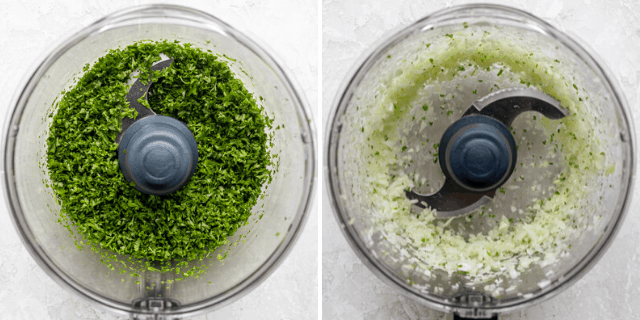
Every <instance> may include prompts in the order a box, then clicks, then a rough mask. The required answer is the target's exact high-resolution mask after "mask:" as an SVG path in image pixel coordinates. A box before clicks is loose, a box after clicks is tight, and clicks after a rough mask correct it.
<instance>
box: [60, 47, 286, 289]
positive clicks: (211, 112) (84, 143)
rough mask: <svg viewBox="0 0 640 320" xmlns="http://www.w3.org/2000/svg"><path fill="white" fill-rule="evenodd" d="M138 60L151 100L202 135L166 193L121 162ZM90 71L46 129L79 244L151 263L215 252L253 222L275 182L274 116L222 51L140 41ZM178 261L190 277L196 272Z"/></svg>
mask: <svg viewBox="0 0 640 320" xmlns="http://www.w3.org/2000/svg"><path fill="white" fill-rule="evenodd" d="M160 53H164V54H166V55H167V56H169V57H172V58H174V61H173V63H172V64H171V66H170V67H168V68H166V69H163V70H162V71H161V72H153V71H151V70H150V69H149V68H150V67H151V65H152V63H153V62H155V61H158V60H160V55H159V54H160ZM228 59H229V60H231V61H233V59H231V58H228ZM136 70H139V71H140V75H139V76H138V77H139V78H140V79H148V78H149V76H151V79H152V81H154V84H153V86H152V87H151V89H150V91H149V95H148V106H149V107H151V108H152V109H153V110H154V111H155V112H156V113H158V114H161V115H166V116H170V117H173V118H176V119H178V120H180V121H183V122H184V123H186V124H187V126H188V127H189V129H190V130H191V132H193V134H194V137H195V139H196V143H197V145H198V155H199V158H198V165H197V168H196V172H195V173H194V175H193V177H192V178H191V180H190V181H189V183H187V184H186V185H185V186H184V187H182V188H181V189H180V190H178V191H176V192H174V193H172V194H169V195H165V196H153V195H147V194H143V193H141V192H139V191H138V190H136V189H134V188H133V187H132V183H129V182H127V180H126V179H125V178H124V176H123V175H122V173H121V171H120V168H119V165H118V155H117V152H116V151H117V148H118V145H117V144H116V143H115V138H116V135H117V134H118V133H119V132H120V129H121V120H122V118H124V117H130V118H134V117H135V116H136V112H135V111H134V110H133V109H131V108H129V106H128V103H127V100H126V98H125V96H126V94H127V92H128V90H129V86H128V85H127V81H128V79H129V77H130V75H131V73H132V72H134V71H136ZM84 71H85V73H84V75H83V76H82V77H81V78H80V79H79V80H78V82H77V83H76V84H75V86H73V87H72V88H71V89H69V90H68V91H66V92H63V97H62V99H60V101H59V102H58V103H57V105H56V106H57V112H56V113H55V115H54V116H53V121H52V123H51V127H50V133H49V137H48V139H47V167H48V171H49V176H50V179H51V187H52V188H53V191H54V193H55V195H56V196H57V199H58V201H59V203H60V204H61V209H60V216H61V219H60V222H62V223H63V224H66V226H67V228H69V230H72V229H71V226H73V227H75V230H77V232H78V233H79V234H80V235H81V236H82V239H83V241H81V242H80V245H81V244H82V243H85V244H86V243H88V244H89V245H90V246H91V247H92V248H93V249H94V250H102V249H104V250H107V251H109V252H115V253H118V254H121V255H125V256H129V257H130V258H129V260H128V261H131V260H130V259H131V258H134V259H140V260H141V261H147V262H146V266H147V267H148V268H150V269H153V270H157V269H154V268H153V267H151V264H149V261H151V262H165V263H169V262H170V261H172V260H174V261H192V260H196V259H199V260H201V259H203V258H205V257H207V256H213V251H214V250H215V249H216V248H218V247H220V246H222V245H224V244H226V243H227V241H228V240H227V238H228V237H229V236H231V235H233V234H234V233H235V232H236V231H237V230H238V228H239V227H241V226H242V225H245V224H247V223H248V222H247V219H248V218H249V216H251V208H252V207H253V206H254V205H255V204H256V203H257V200H258V198H259V197H260V196H261V194H262V192H261V189H262V187H263V185H264V184H265V183H269V182H271V179H272V174H273V171H272V170H273V169H271V168H272V167H273V162H272V160H273V159H274V158H275V157H276V156H275V155H273V156H272V154H271V152H270V147H272V146H273V142H272V138H273V135H272V134H267V132H266V131H267V130H268V128H271V127H272V123H273V119H271V118H269V117H268V116H266V115H265V111H264V109H263V108H262V107H260V106H259V105H257V104H256V100H255V98H254V97H253V95H252V94H251V93H250V92H249V91H247V89H246V88H245V87H244V85H243V83H242V82H241V81H240V80H239V79H237V78H236V77H235V76H234V74H233V73H232V72H231V70H230V69H229V66H228V65H227V63H226V62H225V61H221V60H220V59H219V58H218V57H217V56H215V55H212V54H209V53H206V52H203V51H202V50H200V49H198V48H195V47H192V45H190V44H184V45H181V44H179V43H177V42H167V41H164V42H155V43H153V42H144V43H136V44H133V45H130V46H128V47H126V48H124V49H116V50H110V51H109V52H108V54H106V55H105V56H103V57H101V58H100V59H98V61H97V62H96V63H95V64H94V65H93V66H92V67H89V66H88V65H87V66H86V67H85V68H84ZM160 77H162V81H158V80H159V79H160ZM141 81H142V80H141ZM155 81H158V82H155ZM145 101H146V100H145ZM224 256H226V253H225V254H223V255H218V258H220V259H222V258H224ZM109 257H113V259H111V260H112V261H113V260H114V259H115V255H112V256H109ZM107 263H108V262H107ZM184 265H185V267H186V262H185V263H184ZM163 270H164V267H163ZM175 270H176V273H180V274H181V275H182V276H185V277H186V276H190V275H193V274H195V271H194V270H190V271H186V272H180V270H179V268H178V269H175Z"/></svg>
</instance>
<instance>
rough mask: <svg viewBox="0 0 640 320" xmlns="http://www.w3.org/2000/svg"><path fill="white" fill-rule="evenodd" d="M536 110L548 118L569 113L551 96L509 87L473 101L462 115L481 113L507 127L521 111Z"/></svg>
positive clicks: (559, 116)
mask: <svg viewBox="0 0 640 320" xmlns="http://www.w3.org/2000/svg"><path fill="white" fill-rule="evenodd" d="M527 111H537V112H539V113H541V114H542V115H543V116H545V117H547V118H549V119H554V120H555V119H562V118H564V117H566V116H567V115H568V114H569V113H568V112H567V111H565V110H563V109H562V108H560V102H559V101H558V100H556V99H554V98H553V97H551V96H549V95H547V94H545V93H542V92H540V91H537V90H533V89H525V88H509V89H502V90H498V91H496V92H494V93H492V94H489V95H487V96H485V97H483V98H482V99H480V100H478V101H476V102H474V103H473V105H472V106H471V107H470V108H469V109H468V110H467V111H466V112H465V113H464V114H463V115H462V116H463V117H465V116H468V115H472V114H481V115H485V116H489V117H492V118H494V119H496V120H498V121H500V122H502V123H504V124H505V125H506V126H507V128H509V127H511V123H513V120H514V119H515V118H516V117H517V116H519V115H520V114H521V113H523V112H527Z"/></svg>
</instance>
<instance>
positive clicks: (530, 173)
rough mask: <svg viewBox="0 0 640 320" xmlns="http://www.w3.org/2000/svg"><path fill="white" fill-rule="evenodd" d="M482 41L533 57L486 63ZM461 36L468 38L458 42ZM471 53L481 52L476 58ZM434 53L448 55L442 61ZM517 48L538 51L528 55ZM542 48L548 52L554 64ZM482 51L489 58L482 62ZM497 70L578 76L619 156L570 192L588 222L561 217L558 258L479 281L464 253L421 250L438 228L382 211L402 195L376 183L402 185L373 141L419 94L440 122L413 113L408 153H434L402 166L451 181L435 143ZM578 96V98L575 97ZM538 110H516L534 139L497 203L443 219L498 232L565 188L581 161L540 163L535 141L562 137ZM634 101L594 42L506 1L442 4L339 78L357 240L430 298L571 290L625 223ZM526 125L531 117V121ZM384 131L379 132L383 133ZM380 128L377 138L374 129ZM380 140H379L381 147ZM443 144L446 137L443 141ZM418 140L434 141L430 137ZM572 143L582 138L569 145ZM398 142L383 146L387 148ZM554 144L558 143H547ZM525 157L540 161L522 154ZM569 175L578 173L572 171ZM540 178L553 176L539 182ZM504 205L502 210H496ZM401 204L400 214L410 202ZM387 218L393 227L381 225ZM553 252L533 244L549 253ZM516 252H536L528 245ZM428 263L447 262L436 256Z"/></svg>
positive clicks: (596, 128)
mask: <svg viewBox="0 0 640 320" xmlns="http://www.w3.org/2000/svg"><path fill="white" fill-rule="evenodd" d="M465 41H466V42H465ZM472 44H473V45H474V46H477V48H481V46H482V45H485V46H495V47H491V48H501V49H502V50H503V52H502V53H496V55H502V56H504V57H509V55H510V54H513V55H515V54H516V53H523V54H522V55H520V56H517V57H515V59H514V60H516V62H513V61H511V62H508V63H511V65H512V66H522V67H521V68H520V70H516V69H517V68H516V67H512V68H511V69H509V70H511V71H509V70H507V68H505V70H504V72H505V74H502V71H499V70H501V68H503V66H504V65H506V63H505V64H504V65H503V64H500V63H498V64H494V65H485V64H483V62H482V60H483V59H486V57H485V56H483V55H485V54H484V53H483V54H478V55H476V56H473V55H475V54H476V52H475V51H474V50H478V51H482V50H485V49H474V48H476V47H471V46H472ZM452 46H457V47H456V48H457V49H456V48H452ZM500 46H502V47H500ZM448 50H452V51H448ZM486 50H487V51H489V50H488V49H486ZM483 52H485V53H486V51H483ZM495 52H497V51H493V53H495ZM504 52H507V53H504ZM491 54H492V52H489V53H488V54H486V55H487V56H488V55H491ZM471 56H473V57H475V58H476V59H477V60H476V61H475V62H474V61H470V60H469V59H470V58H469V57H471ZM430 57H431V58H436V59H435V60H431V62H429V58H430ZM530 57H531V58H530ZM517 60H521V61H527V63H528V64H522V63H520V64H519V63H518V62H517ZM488 61H489V60H488ZM533 61H539V62H540V65H538V64H537V63H536V62H533ZM478 65H480V66H481V67H480V68H476V66H478ZM539 67H543V68H547V69H544V70H546V71H547V72H549V74H551V75H553V74H556V75H557V77H556V78H553V79H554V80H553V81H554V82H553V83H554V84H557V83H560V84H561V85H559V86H557V87H554V85H551V83H536V81H535V80H536V79H538V80H539V81H542V80H541V79H545V77H547V76H548V75H545V71H542V72H540V73H538V75H539V76H535V75H534V76H530V75H528V74H529V73H531V71H530V70H537V71H536V72H538V71H541V69H536V68H539ZM518 68H519V67H518ZM453 70H455V71H453ZM455 72H459V73H458V74H460V76H457V77H453V78H452V77H451V76H450V75H451V74H455ZM462 75H464V77H462ZM500 77H502V78H500ZM505 77H506V79H505ZM510 77H512V78H510ZM527 77H529V78H527ZM518 78H521V79H522V78H527V79H532V80H531V82H532V83H528V82H526V81H525V82H524V83H522V82H520V81H519V80H520V79H518ZM433 79H435V80H433ZM510 79H511V80H510ZM543 82H544V81H543ZM494 84H495V85H499V88H501V89H502V88H509V87H526V86H529V85H532V86H533V87H535V88H538V89H544V90H545V91H548V92H551V93H554V94H557V93H558V92H560V91H559V90H561V89H562V88H559V87H560V86H563V87H566V88H567V90H565V91H564V93H563V94H565V95H566V96H571V97H572V98H571V99H575V100H576V101H578V100H579V101H580V102H579V103H581V104H582V105H583V106H584V108H583V111H584V113H583V114H579V115H573V116H574V118H575V117H580V116H584V118H585V119H587V120H588V121H591V122H590V123H592V129H593V131H589V132H582V134H584V135H585V136H589V135H592V136H593V137H595V138H597V140H598V141H599V146H600V148H601V149H602V152H603V157H604V158H600V159H605V160H603V162H602V163H603V164H604V165H603V166H602V167H598V168H597V170H595V173H594V174H593V176H592V177H591V179H590V180H588V181H587V183H588V184H589V187H588V188H587V187H585V188H584V189H585V190H588V192H587V194H586V196H584V197H581V198H580V199H581V200H580V201H575V202H574V203H571V204H570V206H574V207H575V208H572V209H571V210H574V211H575V212H574V214H573V215H572V216H571V217H572V219H569V220H567V221H565V223H566V227H567V228H574V227H575V229H576V230H577V231H575V232H568V233H562V232H563V231H560V233H559V234H571V237H566V238H565V239H558V244H559V245H558V247H557V248H553V247H552V249H553V250H556V249H557V253H558V255H557V256H556V257H551V258H557V259H550V260H548V261H549V263H533V264H532V266H531V267H529V268H524V271H522V272H519V273H512V274H511V275H510V274H509V273H508V272H505V273H501V274H500V275H498V276H496V277H495V278H493V279H484V280H482V281H471V280H469V278H468V277H467V276H465V275H464V272H465V271H464V270H465V268H467V267H468V266H463V265H460V266H457V267H460V268H461V269H460V270H462V271H461V272H462V275H461V274H459V273H458V272H453V273H448V272H444V271H442V270H441V269H439V267H437V266H433V265H432V264H430V261H424V260H420V257H423V256H427V255H420V250H427V251H429V250H432V249H433V248H430V247H429V244H428V243H426V242H427V241H428V239H427V238H428V236H427V237H426V238H423V239H422V243H424V244H420V243H419V242H420V241H419V240H414V241H415V242H406V243H405V242H402V241H405V240H406V239H407V238H406V236H407V234H408V231H407V229H404V230H401V229H399V228H397V227H396V226H397V225H398V224H397V223H396V222H395V221H394V220H392V219H389V218H388V216H385V214H386V213H381V212H383V211H384V212H393V210H396V209H397V208H395V209H394V208H393V206H391V207H386V208H385V207H381V206H377V205H374V204H372V203H374V202H373V201H372V200H371V199H372V197H371V194H379V195H380V196H379V197H383V196H382V193H384V192H382V191H386V192H388V191H389V190H391V188H389V189H384V188H382V187H381V188H382V189H380V190H375V189H374V190H373V191H371V190H372V189H371V188H370V185H371V183H378V182H380V180H376V179H378V177H379V176H376V174H377V173H376V172H374V171H369V170H370V169H369V168H375V159H376V158H374V156H372V154H373V152H375V150H374V151H370V150H369V149H371V150H373V149H374V144H375V143H374V142H373V141H374V139H376V136H375V134H376V133H375V130H379V128H381V127H382V126H385V125H386V124H387V123H389V121H404V119H405V118H402V117H404V116H405V115H411V112H413V111H407V112H405V113H403V114H401V115H400V116H399V117H400V118H399V120H396V118H392V117H391V116H389V117H388V118H384V119H385V120H380V119H381V118H380V115H381V114H393V113H392V112H395V111H393V110H395V108H396V107H398V108H402V107H401V106H402V105H408V110H417V111H415V115H416V117H415V118H414V119H415V120H416V122H417V123H419V121H420V120H419V117H420V116H418V115H427V116H426V117H429V118H428V119H426V121H427V122H429V124H427V125H426V128H425V127H421V126H419V125H417V124H416V125H415V126H414V125H413V124H412V122H410V121H413V120H411V117H410V116H409V117H408V118H407V122H401V123H403V124H405V123H408V125H407V126H401V127H400V128H399V129H397V130H398V131H397V132H401V131H404V130H406V131H405V133H404V134H405V136H406V137H408V138H407V140H406V141H405V142H403V143H406V147H407V148H408V149H406V152H405V149H402V151H400V150H399V147H398V152H397V153H396V156H397V157H398V159H404V158H402V157H403V156H404V155H406V154H407V152H409V153H410V152H414V151H415V152H417V153H416V154H419V155H420V157H418V156H416V157H414V158H412V159H416V162H415V163H410V164H409V165H407V163H405V164H403V165H404V166H402V165H398V167H402V168H403V170H406V173H408V174H413V173H420V178H418V179H416V188H417V190H418V191H419V192H422V193H429V192H435V191H437V190H438V189H439V187H440V186H441V185H442V183H443V182H444V176H443V174H442V172H441V170H440V168H439V166H438V164H437V160H436V159H437V155H436V154H434V152H433V150H434V149H435V148H436V147H437V145H435V144H434V143H437V142H439V138H440V136H441V135H442V133H443V132H444V130H445V129H446V128H447V127H448V126H449V125H450V124H451V123H453V121H455V120H456V119H458V118H459V117H460V116H461V115H462V113H463V112H464V111H465V110H466V109H467V108H469V106H471V104H472V103H473V102H474V101H476V100H477V99H479V98H481V97H483V96H484V95H486V94H489V93H490V92H492V91H493V90H494V89H495V88H494V87H493V85H494ZM572 84H573V85H575V87H574V86H572ZM390 88H391V89H390ZM574 88H575V90H574ZM578 88H579V90H578ZM391 90H395V91H391ZM574 91H575V92H574ZM389 92H392V93H389ZM586 97H589V98H588V99H587V98H586ZM583 98H584V101H583V100H582V99H583ZM568 101H573V100H565V101H564V102H565V103H567V102H568ZM440 106H442V110H441V108H440ZM421 107H422V108H421ZM565 107H566V105H565ZM421 112H422V113H421ZM394 115H395V114H394ZM534 115H535V114H529V115H528V116H526V115H521V116H519V117H518V118H517V119H516V121H515V122H514V123H513V130H514V132H515V131H517V134H515V137H516V142H517V143H518V145H519V147H520V148H519V151H518V165H517V167H518V171H516V172H515V173H514V174H513V175H512V176H511V178H510V179H509V182H507V183H506V184H505V185H504V186H503V187H505V194H504V195H502V194H501V193H497V196H496V197H495V198H494V200H493V201H492V202H491V203H490V204H489V205H487V208H486V209H487V210H486V211H487V212H489V211H491V212H489V213H488V214H486V215H483V216H480V211H478V212H477V213H476V214H474V216H473V217H470V218H467V217H462V218H456V219H453V220H451V221H450V224H449V225H448V226H445V227H444V229H443V230H445V231H446V230H452V231H454V232H457V233H458V234H462V235H463V236H464V237H465V239H468V238H469V236H470V235H472V234H477V233H483V234H486V233H487V232H488V231H489V230H490V229H492V228H494V227H497V226H498V225H499V223H500V221H501V220H500V219H501V217H502V216H505V217H506V218H507V219H508V218H512V219H514V221H517V220H518V219H520V218H523V217H526V216H527V212H529V211H528V210H527V209H528V208H531V207H528V206H531V205H533V206H534V207H535V203H536V201H538V202H539V201H540V200H543V201H546V200H547V197H553V196H554V195H553V192H552V193H551V194H545V192H548V190H549V189H547V188H548V187H552V188H553V186H554V180H555V179H559V176H558V174H559V173H560V172H564V171H563V170H566V171H567V172H569V171H568V168H569V166H574V165H575V164H573V163H570V162H569V161H566V160H563V159H562V157H557V158H555V159H557V163H555V165H553V163H551V165H550V164H549V163H547V165H546V166H543V167H540V166H534V165H530V164H533V163H539V159H538V157H537V156H536V157H535V158H533V159H532V157H531V156H532V151H529V150H527V148H526V147H527V143H529V142H530V143H534V142H535V144H536V146H539V147H537V148H538V149H539V150H546V149H545V148H548V147H549V145H550V144H551V143H547V142H548V138H549V136H548V132H544V130H542V129H541V128H543V127H544V126H541V125H540V123H542V122H541V120H540V119H539V118H540V115H538V120H535V119H533V120H532V116H534ZM629 115H630V113H629V108H628V106H627V102H626V101H625V98H624V96H623V94H622V91H621V89H620V87H619V86H618V85H617V84H616V82H615V81H614V77H612V76H611V73H610V72H608V71H607V70H606V69H605V68H604V66H603V65H602V63H600V62H599V61H598V60H597V59H596V58H595V57H594V55H593V53H591V52H590V51H589V50H587V49H585V47H584V46H583V45H581V44H579V43H577V42H576V41H575V40H573V39H571V38H569V37H568V36H566V35H565V34H563V33H562V32H560V31H558V30H556V29H555V28H554V27H552V26H550V25H549V24H547V23H546V22H544V21H542V20H541V19H538V18H536V17H535V16H532V15H530V14H528V13H525V12H522V11H520V10H516V9H513V8H509V7H504V6H496V5H465V6H458V7H454V8H449V9H446V10H442V11H438V12H436V13H434V14H432V15H430V16H427V17H425V18H423V19H421V20H419V21H417V22H415V23H413V24H411V25H410V26H408V27H406V28H404V29H402V30H400V31H398V32H396V33H394V34H393V35H391V36H390V37H388V38H386V39H383V40H381V41H380V42H378V43H377V44H376V45H375V46H374V48H373V49H372V50H371V51H370V52H368V53H367V54H365V55H364V56H363V57H362V58H361V60H360V61H359V63H357V64H356V65H355V66H354V68H353V69H352V71H351V72H350V74H349V75H348V76H347V77H346V78H345V81H344V82H343V85H342V87H341V88H340V89H339V90H338V95H337V96H336V99H335V102H334V105H333V109H332V111H331V113H330V119H329V122H328V124H327V132H326V140H325V141H326V146H325V152H326V155H325V156H326V158H325V159H326V162H325V163H326V168H325V175H326V176H325V177H326V181H327V188H328V193H329V195H330V198H331V204H332V207H333V211H334V214H335V217H336V219H337V220H338V223H339V225H340V227H341V230H342V231H343V234H344V236H345V237H346V239H347V241H348V242H349V244H350V245H351V247H352V248H353V249H354V251H355V252H356V253H357V254H358V256H359V257H360V259H361V260H362V261H363V262H364V263H365V264H366V265H367V266H368V267H369V268H370V269H371V270H372V271H373V272H374V273H375V274H376V275H377V276H378V277H379V278H380V279H382V280H383V281H385V282H386V283H388V284H389V285H391V286H392V287H395V288H397V289H399V290H400V292H402V293H404V294H405V295H407V296H408V297H410V298H412V299H414V300H416V301H418V302H420V303H423V304H425V305H426V306H428V307H430V308H433V309H437V310H440V311H445V312H453V313H456V314H459V315H461V316H468V317H490V316H493V315H495V314H498V313H504V312H511V311H514V310H519V309H522V308H526V307H528V306H531V305H532V304H534V303H538V302H540V301H543V300H545V299H548V298H549V297H551V296H553V295H555V294H557V293H558V292H560V291H561V290H562V289H565V288H567V287H568V286H569V285H570V284H572V283H574V282H575V281H576V280H577V279H578V278H580V277H581V276H582V275H584V274H585V272H586V271H587V270H588V269H589V268H590V267H592V266H593V265H594V264H595V262H596V261H597V259H598V258H599V257H601V256H602V254H603V253H604V251H605V250H606V248H607V246H608V245H609V244H610V243H611V240H612V239H613V237H614V235H615V233H616V231H617V230H618V229H619V227H620V225H621V223H622V221H623V218H624V215H625V212H626V210H627V209H628V206H629V203H630V198H631V195H632V191H631V190H632V179H633V176H634V175H633V171H634V164H635V151H634V150H635V139H634V136H633V130H632V123H631V119H630V117H629ZM376 121H379V122H376ZM536 121H537V122H536ZM373 123H375V125H374V124H373ZM523 128H524V129H529V130H528V131H526V132H524V133H523V131H522V130H521V129H523ZM422 130H424V132H427V133H428V136H426V138H431V141H429V140H426V142H428V143H426V145H425V144H424V142H425V136H422V133H421V132H423V131H422ZM384 132H385V133H386V132H388V131H384ZM392 134H394V133H392ZM381 136H382V133H379V136H378V137H381ZM370 137H371V141H370V140H367V139H369V138H370ZM580 138H582V137H580ZM420 142H422V143H423V144H422V146H424V147H421V144H420ZM380 145H382V144H380ZM380 145H378V144H375V146H376V148H377V147H378V146H380ZM432 145H433V148H434V149H431V147H432ZM363 146H364V147H363ZM369 147H370V148H369ZM418 147H421V149H420V150H419V151H417V150H418ZM571 147H572V146H571V144H570V143H568V144H567V148H571ZM532 149H533V148H532ZM532 149H530V150H532ZM376 150H378V149H376ZM384 150H385V149H384V147H383V148H382V149H380V151H378V152H384ZM551 151H553V150H551ZM402 152H405V153H404V154H402ZM435 152H437V151H435ZM560 152H562V151H560ZM542 155H547V156H548V154H547V153H545V154H541V156H542ZM527 159H529V160H527ZM540 159H543V157H540ZM549 159H551V158H549ZM432 160H433V161H432ZM543 160H545V159H543ZM403 161H407V160H403ZM521 161H522V162H526V163H523V165H524V164H526V165H524V166H523V167H522V168H521V166H520V163H521ZM545 161H546V160H545ZM398 162H400V161H398ZM530 162H531V163H530ZM372 163H374V164H373V165H372ZM592 169H593V168H592ZM394 170H395V169H394ZM394 172H396V171H394ZM518 176H522V179H518ZM410 177H411V176H410ZM423 177H424V178H427V180H426V181H427V182H430V184H423V185H422V186H418V183H417V181H421V178H423ZM525 177H526V179H527V180H526V181H525V180H524V178H525ZM565 177H566V176H565ZM514 178H515V179H514ZM566 178H567V179H572V176H568V177H566ZM393 179H394V178H391V180H389V181H394V180H393ZM514 180H515V181H514ZM371 181H373V182H371ZM385 183H386V182H385ZM389 183H391V182H389ZM380 185H382V184H380ZM535 185H538V186H539V187H541V188H531V189H529V188H530V187H532V186H535ZM576 189H582V188H579V187H578V188H576ZM379 191H380V192H379ZM561 191H562V192H565V190H561ZM376 192H377V193H376ZM567 192H579V190H578V191H575V190H567ZM578 194H579V193H578ZM376 197H378V195H376ZM536 197H537V199H536ZM398 198H404V193H399V195H398ZM385 199H386V198H385ZM387 203H389V202H387ZM398 210H399V209H398ZM413 210H415V208H413ZM521 210H522V211H521ZM523 212H524V213H523ZM394 214H395V213H394ZM414 214H415V212H414ZM490 215H495V218H493V217H490ZM392 217H393V219H395V218H396V217H398V215H395V216H392ZM523 219H532V218H531V217H528V218H523ZM571 220H573V221H571ZM381 221H382V222H381ZM443 222H444V221H443ZM382 223H384V224H385V226H386V227H387V229H384V228H381V225H382ZM407 228H409V227H407ZM514 228H515V227H514ZM504 230H505V231H506V230H509V229H504ZM414 231H415V230H413V231H412V232H414ZM432 236H433V234H432ZM403 237H405V238H403ZM434 237H435V238H436V239H437V236H434ZM390 239H394V240H393V241H391V240H390ZM416 243H418V244H416ZM545 253H546V252H542V253H540V252H538V253H535V252H533V253H527V254H530V255H531V256H536V255H537V256H538V257H541V260H546V259H547V258H548V257H547V256H545ZM507 258H509V259H510V257H507ZM454 259H456V258H455V257H454ZM517 259H520V258H519V257H518V258H517ZM452 260H453V259H452ZM515 261H517V263H525V262H524V261H523V260H522V259H520V260H515ZM444 263H446V262H444ZM505 265H506V264H505ZM427 266H429V267H433V268H432V270H428V269H429V268H427ZM454 268H455V267H454ZM467 270H468V269H467Z"/></svg>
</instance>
